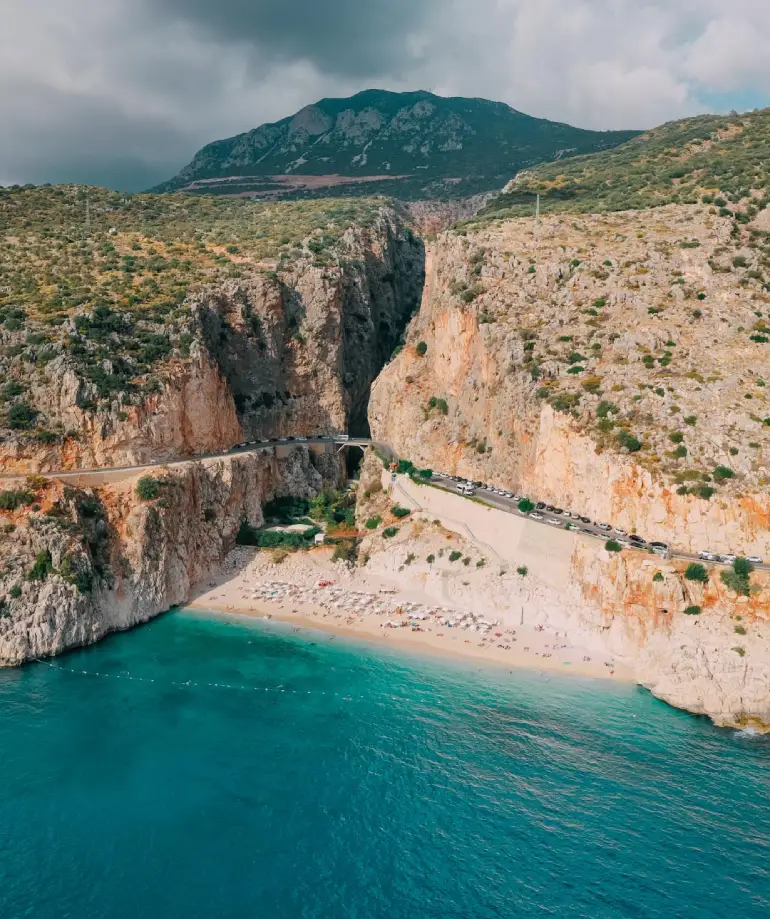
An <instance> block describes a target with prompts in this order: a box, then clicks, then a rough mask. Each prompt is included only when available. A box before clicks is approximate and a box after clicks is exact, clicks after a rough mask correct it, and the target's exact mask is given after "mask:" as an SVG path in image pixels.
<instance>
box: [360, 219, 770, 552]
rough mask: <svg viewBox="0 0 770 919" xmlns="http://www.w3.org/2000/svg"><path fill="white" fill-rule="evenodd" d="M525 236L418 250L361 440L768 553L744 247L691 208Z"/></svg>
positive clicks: (685, 540) (565, 503) (692, 540)
mask: <svg viewBox="0 0 770 919" xmlns="http://www.w3.org/2000/svg"><path fill="white" fill-rule="evenodd" d="M717 224H718V221H717ZM532 229H533V227H532V221H526V220H519V221H510V222H508V223H505V224H502V225H501V226H500V227H498V228H495V229H493V230H488V231H485V232H483V233H479V234H478V235H476V236H468V237H466V236H458V235H456V234H451V233H448V234H444V235H442V236H440V237H439V238H438V240H437V241H436V243H435V244H434V245H433V246H432V247H431V250H430V252H429V254H428V259H427V264H428V273H427V279H426V285H425V295H424V299H423V305H422V308H421V310H420V313H419V315H418V316H417V317H415V319H414V320H413V322H412V324H411V326H410V328H409V332H408V338H407V346H406V347H405V348H404V350H403V352H402V353H401V354H400V355H399V356H398V358H397V359H396V360H394V361H393V362H392V363H391V364H389V365H388V367H387V368H386V369H385V370H384V372H383V373H382V374H381V376H380V377H379V379H378V381H377V384H376V386H375V387H374V390H373V395H372V404H371V408H370V421H371V426H372V430H373V432H374V433H375V435H376V436H377V438H378V439H381V440H383V441H385V442H386V443H390V444H391V445H392V446H393V447H394V448H395V449H396V450H398V451H399V453H400V454H401V455H402V456H406V457H409V458H410V459H412V460H413V461H414V462H416V463H419V464H421V465H430V466H433V468H437V469H445V470H446V471H449V472H457V473H460V474H465V475H468V476H469V477H471V478H474V479H482V480H484V481H490V482H497V483H498V484H499V485H500V486H505V487H508V488H510V489H514V490H517V491H521V492H523V493H526V494H529V495H531V496H534V497H535V500H544V501H547V502H548V503H552V504H554V505H558V506H561V507H564V508H571V509H572V510H575V511H577V512H579V513H580V514H583V515H586V516H589V517H591V518H592V519H596V520H607V521H609V522H612V523H614V524H616V525H618V526H620V527H622V528H624V529H626V530H628V531H636V532H638V533H640V534H641V535H643V536H645V537H647V538H648V539H661V540H663V541H665V542H670V543H672V544H675V545H676V546H678V547H680V548H682V549H687V550H690V551H699V550H701V549H713V550H716V551H722V552H729V551H732V552H735V553H745V554H747V555H759V556H762V557H770V489H768V484H770V468H769V467H768V461H769V460H770V438H769V436H768V435H769V433H770V428H768V426H767V425H766V424H765V423H764V419H765V417H766V416H767V415H769V414H770V397H768V395H767V394H766V393H767V387H766V385H765V383H766V381H765V376H770V358H769V357H768V353H769V352H767V351H766V348H767V344H766V341H767V338H766V336H764V335H761V334H759V333H753V332H752V331H751V330H752V326H757V325H760V326H761V324H762V321H763V320H759V323H758V322H757V316H756V315H755V314H756V313H757V312H760V313H761V312H762V311H761V310H759V309H758V307H761V306H765V305H766V304H767V303H770V297H768V295H767V293H766V292H765V291H764V290H762V289H761V285H760V284H759V282H758V281H756V280H754V279H753V278H750V277H749V274H751V272H752V269H751V268H750V267H749V266H750V265H751V262H750V259H751V258H754V257H755V256H752V255H749V256H742V255H741V254H740V253H741V252H742V251H743V250H742V247H741V243H740V241H738V242H737V243H736V244H731V245H730V246H729V247H728V245H727V242H729V233H728V234H727V241H725V239H723V238H722V237H723V236H724V234H721V228H720V226H719V225H714V224H713V221H712V219H711V218H710V217H708V216H706V215H705V214H704V213H703V212H702V211H699V209H697V208H670V207H669V208H661V209H659V210H658V211H654V212H643V213H641V214H626V215H611V216H607V217H581V218H580V220H579V222H576V221H575V220H574V219H572V218H569V219H567V218H564V219H563V220H562V219H557V218H552V219H551V220H550V222H549V223H547V224H545V225H544V226H543V227H542V230H541V234H542V235H541V238H540V241H539V242H536V241H535V240H534V239H533V237H532ZM621 231H623V232H622V233H621ZM632 231H633V232H632ZM637 234H641V236H642V237H643V242H640V240H639V236H638V235H637ZM720 234H721V235H720ZM621 235H622V236H623V239H622V240H620V239H619V237H620V236H621ZM624 240H625V241H624ZM720 240H721V241H720ZM678 241H683V242H685V243H687V246H686V247H685V248H682V247H681V246H680V245H679V242H678ZM720 248H721V249H722V250H724V251H722V252H721V253H720V254H719V255H715V251H716V250H717V249H720ZM746 251H748V250H746ZM734 252H735V253H737V254H736V255H733V253H734ZM715 258H719V259H720V264H721V263H724V264H729V265H730V266H731V271H730V272H729V273H725V272H722V271H718V270H714V269H713V268H712V267H711V265H712V264H716V263H715V262H714V259H715ZM734 259H736V260H737V261H738V264H739V265H743V266H745V267H739V268H737V269H735V268H732V262H733V260H734ZM736 273H737V274H739V275H740V277H739V278H738V279H737V280H738V281H742V282H743V283H741V284H737V283H736V277H735V274H736ZM755 273H757V272H755ZM680 280H681V281H682V283H679V281H680ZM755 285H756V286H755ZM696 292H697V295H696ZM701 296H702V299H701ZM653 304H655V305H653ZM651 310H652V312H650V311H651ZM694 313H698V314H699V315H698V317H697V318H696V317H695V316H694V315H693V314H694ZM750 333H751V334H750ZM752 334H753V335H754V338H758V339H760V341H754V340H752V338H751V335H752ZM763 339H764V340H763ZM420 342H422V343H423V344H422V345H421V346H420V349H421V350H422V349H423V348H424V349H425V353H424V356H420V354H419V353H418V350H417V345H418V344H419V343H420ZM705 354H708V355H709V357H708V360H707V361H706V359H705V358H704V355H705ZM747 396H750V397H751V398H750V399H749V398H747Z"/></svg>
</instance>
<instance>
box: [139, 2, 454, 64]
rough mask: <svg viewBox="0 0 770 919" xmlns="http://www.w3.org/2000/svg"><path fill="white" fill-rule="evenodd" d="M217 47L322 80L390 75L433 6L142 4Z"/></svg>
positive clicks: (404, 60)
mask: <svg viewBox="0 0 770 919" xmlns="http://www.w3.org/2000/svg"><path fill="white" fill-rule="evenodd" d="M146 2H147V3H149V4H150V6H151V7H152V8H154V9H155V10H156V11H157V12H158V13H160V14H166V15H170V16H173V17H175V18H176V19H178V20H180V21H183V22H186V23H188V24H190V25H192V26H194V27H196V28H198V29H200V30H202V31H203V32H204V33H205V34H206V35H207V36H209V37H210V38H212V39H214V40H217V41H224V42H232V43H238V44H244V43H245V44H248V45H251V47H252V48H253V49H254V54H255V57H256V59H257V60H258V61H261V62H264V60H265V59H267V60H271V59H272V60H275V59H284V60H296V59H303V60H307V61H310V62H312V63H313V64H314V65H315V66H316V67H318V69H319V70H320V71H322V72H324V73H329V74H340V75H343V76H348V77H350V76H354V77H363V76H369V77H370V76H373V75H378V74H388V75H392V76H397V74H398V71H399V69H400V68H401V67H402V66H403V65H404V64H406V63H407V62H408V61H409V60H410V58H411V57H412V55H411V53H410V49H409V45H408V41H407V38H408V36H409V34H410V33H412V32H413V31H415V30H416V29H419V28H420V27H421V26H422V25H423V24H424V22H425V19H426V16H427V15H428V14H429V13H431V12H439V11H440V2H439V0H217V2H212V0H146Z"/></svg>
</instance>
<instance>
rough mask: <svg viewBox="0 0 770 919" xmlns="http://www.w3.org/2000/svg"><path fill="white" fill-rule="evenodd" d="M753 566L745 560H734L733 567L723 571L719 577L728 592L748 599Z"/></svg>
mask: <svg viewBox="0 0 770 919" xmlns="http://www.w3.org/2000/svg"><path fill="white" fill-rule="evenodd" d="M753 570H754V566H753V565H752V564H751V562H750V561H748V560H747V559H745V558H736V560H735V561H734V562H733V567H732V568H728V569H727V571H723V572H722V573H721V574H720V575H719V577H720V579H721V581H722V583H723V584H724V585H725V587H726V588H727V589H728V590H732V591H734V592H735V593H737V594H741V595H742V596H744V597H748V596H749V594H750V593H751V582H750V577H751V573H752V571H753Z"/></svg>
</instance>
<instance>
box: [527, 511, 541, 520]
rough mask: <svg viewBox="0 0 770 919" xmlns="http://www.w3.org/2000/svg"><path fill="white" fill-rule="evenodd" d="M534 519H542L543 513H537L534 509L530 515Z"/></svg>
mask: <svg viewBox="0 0 770 919" xmlns="http://www.w3.org/2000/svg"><path fill="white" fill-rule="evenodd" d="M529 516H530V517H531V518H532V519H533V520H542V519H543V515H542V514H536V513H535V512H534V511H533V512H532V513H531V514H530V515H529Z"/></svg>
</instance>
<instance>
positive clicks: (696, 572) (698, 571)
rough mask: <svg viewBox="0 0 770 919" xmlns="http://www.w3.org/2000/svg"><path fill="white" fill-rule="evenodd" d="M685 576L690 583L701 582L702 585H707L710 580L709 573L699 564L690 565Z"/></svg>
mask: <svg viewBox="0 0 770 919" xmlns="http://www.w3.org/2000/svg"><path fill="white" fill-rule="evenodd" d="M684 576H685V577H686V578H687V580H688V581H699V582H700V583H701V584H705V583H706V581H708V579H709V573H708V571H706V569H705V567H704V566H703V565H700V564H698V562H692V563H691V564H689V565H688V566H687V568H686V570H685V572H684Z"/></svg>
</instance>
